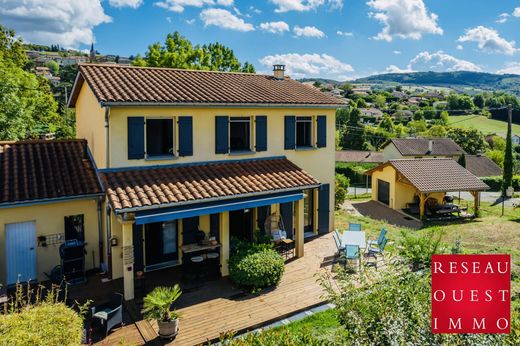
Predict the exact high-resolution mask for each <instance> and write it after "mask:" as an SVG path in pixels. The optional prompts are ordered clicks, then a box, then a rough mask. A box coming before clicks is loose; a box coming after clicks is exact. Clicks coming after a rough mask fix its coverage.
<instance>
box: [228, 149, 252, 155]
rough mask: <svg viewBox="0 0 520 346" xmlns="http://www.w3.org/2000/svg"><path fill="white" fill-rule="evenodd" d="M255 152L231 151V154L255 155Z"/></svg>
mask: <svg viewBox="0 0 520 346" xmlns="http://www.w3.org/2000/svg"><path fill="white" fill-rule="evenodd" d="M255 153H256V152H255V151H252V150H241V151H230V152H229V156H241V155H253V154H255Z"/></svg>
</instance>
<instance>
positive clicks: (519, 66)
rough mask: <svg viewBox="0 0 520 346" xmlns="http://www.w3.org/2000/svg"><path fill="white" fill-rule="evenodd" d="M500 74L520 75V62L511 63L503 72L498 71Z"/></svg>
mask: <svg viewBox="0 0 520 346" xmlns="http://www.w3.org/2000/svg"><path fill="white" fill-rule="evenodd" d="M497 73H498V74H518V75H520V61H514V62H509V63H507V64H506V67H504V68H503V69H501V70H498V71H497Z"/></svg>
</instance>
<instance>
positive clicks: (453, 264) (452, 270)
mask: <svg viewBox="0 0 520 346" xmlns="http://www.w3.org/2000/svg"><path fill="white" fill-rule="evenodd" d="M450 274H457V262H450Z"/></svg>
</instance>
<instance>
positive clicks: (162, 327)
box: [143, 284, 182, 338]
mask: <svg viewBox="0 0 520 346" xmlns="http://www.w3.org/2000/svg"><path fill="white" fill-rule="evenodd" d="M181 294H182V291H181V288H180V287H179V285H177V284H175V286H173V287H156V288H154V290H153V291H152V292H150V293H148V294H147V295H146V297H144V299H143V315H144V317H145V318H146V319H149V320H154V319H155V320H157V324H158V325H159V336H160V337H161V338H173V337H175V336H176V335H177V333H178V332H179V314H178V313H177V311H175V309H173V310H171V306H172V304H173V303H174V302H175V301H176V300H177V299H179V297H180V295H181Z"/></svg>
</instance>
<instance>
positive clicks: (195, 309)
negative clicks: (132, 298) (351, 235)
mask: <svg viewBox="0 0 520 346" xmlns="http://www.w3.org/2000/svg"><path fill="white" fill-rule="evenodd" d="M334 252H335V246H334V242H333V239H332V235H331V234H328V235H325V236H322V237H319V238H316V239H314V240H312V241H310V242H308V243H306V244H305V256H304V257H303V258H300V259H294V260H292V261H290V262H289V263H288V264H287V265H286V270H285V273H284V276H283V278H282V281H281V283H280V285H279V286H278V287H276V288H275V289H272V290H268V291H264V292H262V293H261V294H258V295H251V294H244V293H243V292H240V291H238V290H237V289H236V288H233V286H232V285H231V283H229V282H228V281H227V280H221V281H219V282H217V283H214V284H209V285H208V286H207V287H206V286H205V287H203V288H201V289H200V290H199V291H194V292H188V293H186V294H185V296H186V297H185V300H184V301H181V300H179V304H176V305H177V307H178V311H179V312H180V314H181V321H180V332H179V335H178V336H177V338H176V339H175V340H173V341H171V342H170V343H168V342H163V341H162V340H160V339H159V338H158V337H157V334H156V332H157V326H156V323H155V322H152V323H150V322H148V321H142V320H141V321H136V322H135V323H129V324H127V325H125V326H124V327H122V328H119V329H116V330H114V331H113V332H112V333H111V334H110V335H109V336H108V337H107V338H105V339H104V340H102V341H101V342H99V343H98V345H114V344H120V343H121V342H125V343H128V344H136V345H143V344H156V345H163V344H169V345H199V344H201V343H206V342H207V341H212V340H217V339H218V338H219V336H220V334H221V333H223V332H228V331H234V332H243V331H247V330H252V329H255V328H257V327H260V326H262V325H265V324H267V323H269V322H272V321H274V320H278V319H280V318H283V317H285V316H288V315H292V314H294V313H296V312H298V311H301V310H305V309H307V308H309V307H312V306H315V305H318V304H321V303H323V302H324V301H325V299H324V297H323V290H322V288H321V287H320V285H319V284H318V283H317V282H316V276H315V274H316V273H318V272H320V271H323V270H330V269H331V265H332V259H333V257H334ZM172 283H173V282H172ZM183 296H184V295H183ZM134 306H135V305H134ZM130 314H131V315H132V313H130Z"/></svg>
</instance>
